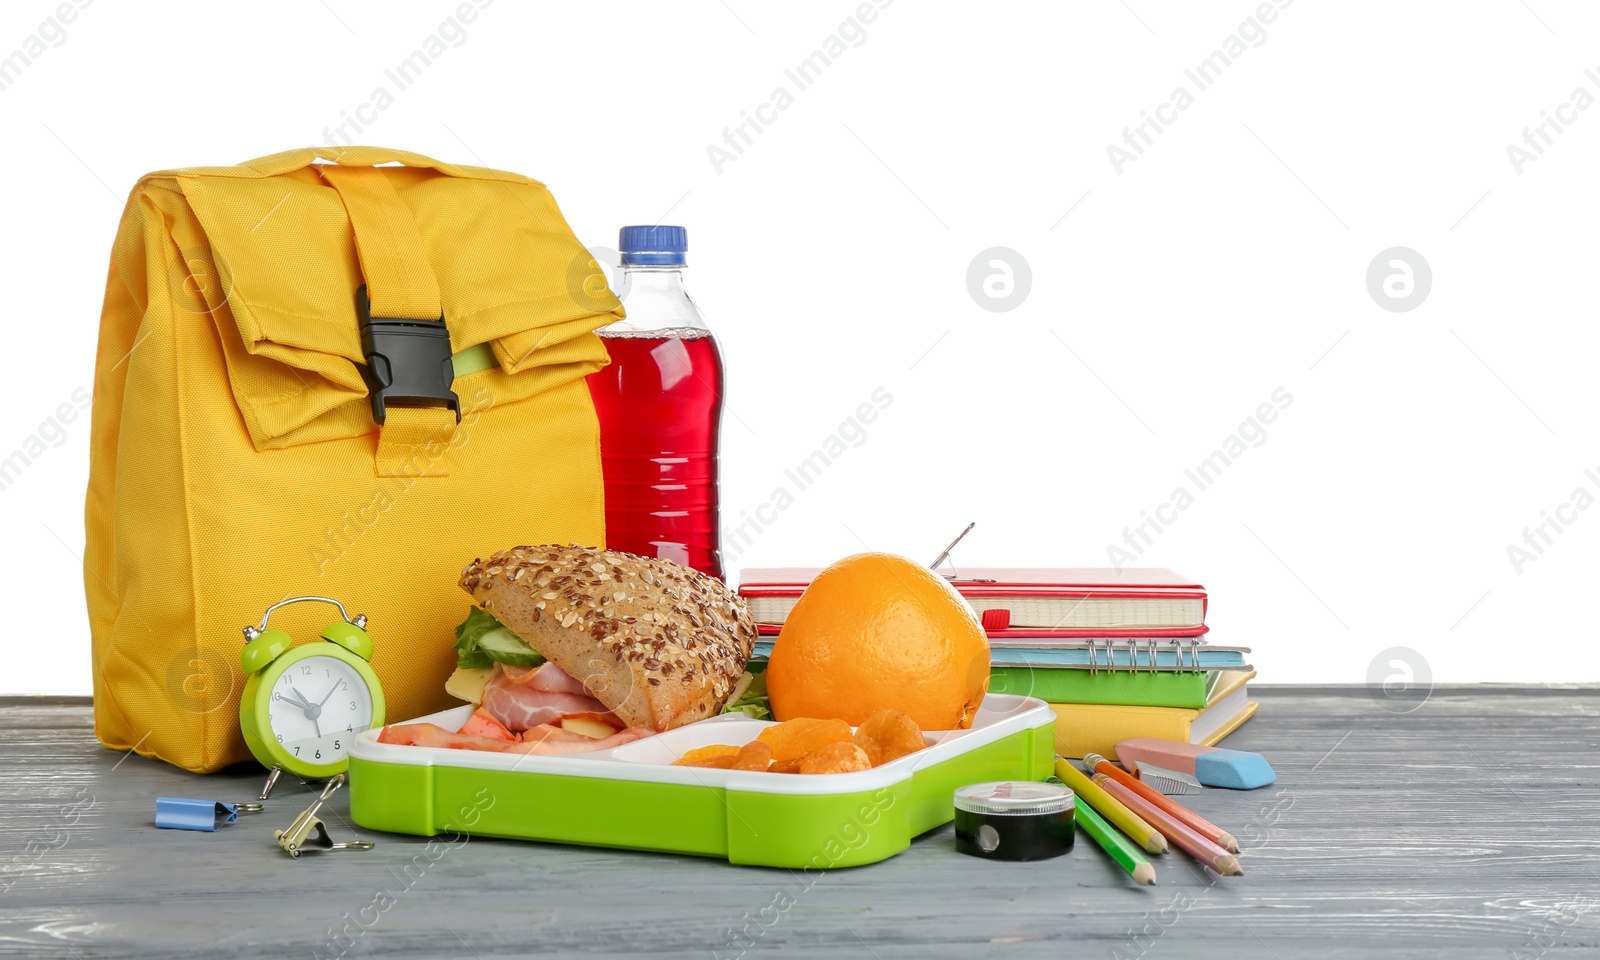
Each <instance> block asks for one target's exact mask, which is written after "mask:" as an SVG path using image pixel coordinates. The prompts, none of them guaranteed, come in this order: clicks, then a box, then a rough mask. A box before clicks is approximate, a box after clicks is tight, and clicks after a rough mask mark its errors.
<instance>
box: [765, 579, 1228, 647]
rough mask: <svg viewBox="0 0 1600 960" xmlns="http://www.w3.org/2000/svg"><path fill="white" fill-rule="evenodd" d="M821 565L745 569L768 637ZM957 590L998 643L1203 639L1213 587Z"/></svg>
mask: <svg viewBox="0 0 1600 960" xmlns="http://www.w3.org/2000/svg"><path fill="white" fill-rule="evenodd" d="M818 572H819V568H816V567H812V568H803V567H774V568H757V569H750V570H742V571H740V575H739V595H740V596H742V597H744V598H745V600H746V601H748V602H749V604H750V612H751V614H752V615H753V616H754V617H755V619H756V623H757V625H758V626H759V628H760V630H761V632H762V633H765V634H774V633H777V632H778V630H779V628H780V627H782V626H783V621H784V618H786V617H787V616H788V615H789V611H790V610H791V609H792V608H793V607H794V604H795V601H796V600H798V599H799V598H800V594H801V592H802V591H804V590H805V588H806V584H808V583H810V582H811V578H812V577H814V576H816V575H817V573H818ZM949 579H950V584H951V586H953V587H955V588H956V589H957V590H958V591H960V593H961V595H962V596H963V597H966V599H967V603H969V604H971V605H972V609H974V610H976V611H977V612H978V616H979V617H981V618H982V620H983V625H984V629H986V630H987V631H988V632H989V636H991V637H994V638H996V639H1001V638H1008V637H1071V638H1080V637H1197V636H1199V635H1201V634H1203V633H1205V632H1206V588H1205V587H1203V586H1201V585H1200V584H1198V583H1195V582H1194V581H1192V580H1190V579H1188V578H1187V577H1182V576H1179V575H1178V574H1177V573H1174V572H1173V571H1171V570H1165V569H1160V568H1145V569H1135V568H1128V569H1124V570H1121V571H1118V570H1114V569H1112V568H1110V567H1104V568H1095V567H1076V568H1071V567H1069V568H1020V567H990V568H978V567H970V568H969V567H963V568H962V569H961V575H960V576H959V577H950V578H949Z"/></svg>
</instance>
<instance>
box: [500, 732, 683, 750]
mask: <svg viewBox="0 0 1600 960" xmlns="http://www.w3.org/2000/svg"><path fill="white" fill-rule="evenodd" d="M542 729H547V730H552V731H555V732H554V733H552V734H550V735H547V736H543V737H540V738H538V739H535V740H526V739H525V740H524V741H523V742H522V743H509V744H506V745H505V747H504V752H505V753H532V754H536V755H539V756H548V755H551V754H560V753H588V752H589V751H591V750H609V749H611V748H612V747H620V746H622V745H623V744H624V743H632V742H633V741H635V740H641V739H643V738H645V737H653V736H655V734H656V732H655V731H654V730H647V729H645V728H644V727H629V728H627V729H626V730H620V731H618V732H616V733H613V734H612V735H611V736H609V737H606V738H605V739H604V740H592V739H590V738H589V737H585V736H583V735H582V734H577V733H573V732H571V731H570V730H562V729H560V728H559V727H545V728H542ZM533 732H534V731H532V730H529V731H527V732H525V733H524V734H523V737H527V736H528V734H530V733H533ZM569 738H570V739H569Z"/></svg>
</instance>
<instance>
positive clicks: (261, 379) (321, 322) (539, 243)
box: [142, 148, 623, 450]
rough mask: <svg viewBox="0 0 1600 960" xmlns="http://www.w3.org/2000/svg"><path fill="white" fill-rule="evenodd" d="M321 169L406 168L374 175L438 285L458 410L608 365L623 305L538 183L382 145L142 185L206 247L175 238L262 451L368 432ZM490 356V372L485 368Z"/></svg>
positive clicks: (338, 235) (337, 229)
mask: <svg viewBox="0 0 1600 960" xmlns="http://www.w3.org/2000/svg"><path fill="white" fill-rule="evenodd" d="M318 157H330V158H331V159H335V160H338V161H340V162H341V163H342V164H344V165H357V164H359V165H378V164H384V163H389V162H391V161H399V162H403V163H405V164H406V166H395V167H384V168H383V169H384V170H385V173H386V174H387V175H388V176H389V177H390V178H391V180H390V182H391V183H392V184H393V185H394V187H395V190H396V192H397V193H398V195H399V197H400V199H401V200H402V201H403V203H404V204H405V206H406V207H407V208H408V209H409V210H410V212H411V213H412V215H413V216H414V217H415V219H416V224H417V229H418V232H419V233H420V234H421V236H422V238H423V241H424V243H425V245H426V248H427V257H428V261H429V263H430V264H431V266H432V268H433V270H434V272H435V275H436V276H437V278H438V283H439V290H440V295H441V300H442V303H443V307H444V320H445V325H446V327H447V328H448V329H449V332H450V344H451V349H452V351H453V352H455V353H456V354H458V358H457V368H458V376H457V381H456V393H457V394H458V395H460V397H461V403H462V411H463V413H465V412H466V411H467V410H469V409H471V408H472V407H473V406H474V405H475V404H474V400H473V397H472V396H469V394H477V395H479V396H480V400H479V402H480V403H481V402H483V401H482V399H481V398H482V396H483V395H485V393H486V395H487V396H488V397H489V398H491V399H490V400H488V402H491V403H495V404H499V403H504V402H507V401H512V400H517V399H521V398H523V397H526V396H531V395H533V394H535V393H538V392H540V391H542V390H546V389H549V388H551V387H553V386H556V385H559V384H561V383H566V382H569V381H571V380H573V379H576V378H578V377H583V376H587V375H588V374H589V373H592V372H593V371H595V370H598V369H599V368H600V367H602V366H604V365H605V363H606V352H605V347H604V345H603V344H602V343H601V342H600V339H599V338H598V337H596V336H595V335H594V333H593V331H594V330H595V329H596V328H598V327H601V326H604V325H606V324H608V323H611V322H613V321H615V320H617V319H619V318H620V317H622V316H623V311H622V305H621V303H620V301H618V300H617V299H616V297H615V296H614V295H613V294H612V293H611V291H610V289H609V288H608V287H607V286H606V284H605V279H604V275H603V274H602V273H600V270H599V266H598V265H597V264H595V263H594V261H593V260H592V258H591V257H590V255H589V253H588V252H587V251H586V250H585V249H584V247H583V245H582V244H580V243H579V242H578V240H577V238H576V237H575V236H573V234H572V230H571V228H570V227H569V226H568V225H567V222H566V220H565V219H564V218H563V217H562V216H561V212H560V210H559V209H557V207H556V204H555V200H554V199H553V198H552V197H551V195H550V193H549V191H548V190H546V189H545V187H544V185H543V184H541V183H539V182H537V181H535V180H531V179H529V178H527V177H523V176H519V175H517V174H510V173H502V172H499V171H494V170H486V169H483V168H478V167H460V166H453V165H448V164H440V163H438V162H437V161H433V160H430V159H428V158H426V157H421V156H419V155H416V154H409V153H403V152H400V151H390V150H382V149H378V148H349V149H322V148H319V149H316V150H300V151H290V152H288V153H284V154H278V155H275V156H273V157H267V158H263V159H261V160H257V161H252V162H250V163H246V164H241V165H239V166H237V167H209V168H193V169H188V170H177V171H171V172H168V173H163V174H152V175H151V176H150V177H147V178H146V182H149V183H151V186H152V187H154V186H157V183H156V182H155V181H165V182H164V183H161V184H159V185H161V186H169V187H171V188H172V189H176V190H178V191H180V192H181V193H182V195H183V196H184V198H185V200H186V202H187V206H188V207H189V209H190V210H191V211H192V213H193V215H194V218H195V221H196V222H197V223H198V226H199V230H200V232H201V233H202V234H203V236H202V237H199V238H191V239H190V240H189V241H188V242H186V241H185V239H184V238H182V237H177V236H175V237H174V241H175V243H176V244H177V245H178V247H179V250H178V251H177V252H178V254H179V255H180V257H181V258H182V259H183V260H184V261H185V262H186V264H187V269H188V271H189V274H190V276H191V278H193V277H196V276H197V275H198V274H197V272H196V271H197V269H198V270H205V271H208V274H207V276H206V282H207V283H208V284H209V285H210V286H209V288H208V289H207V290H206V291H204V293H203V294H202V296H203V299H204V300H205V306H206V308H207V309H208V310H209V312H210V313H211V315H212V316H213V318H215V320H216V323H217V328H218V332H219V333H220V334H221V336H222V339H223V343H224V347H225V350H226V354H227V358H228V367H229V380H230V383H231V386H232V389H233V393H234V396H235V399H236V400H237V402H238V405H239V408H240V411H241V412H242V413H243V415H244V418H245V420H246V422H247V424H248V426H249V430H250V433H251V437H252V439H253V440H254V443H255V445H256V447H257V448H258V449H263V450H265V449H274V448H278V447H284V446H291V445H296V444H300V443H308V442H316V441H321V440H328V439H335V438H340V437H349V436H356V435H360V434H364V433H369V432H371V431H373V430H374V429H375V426H374V424H373V422H372V415H371V408H370V406H369V405H368V401H367V399H366V397H367V386H366V384H365V382H364V381H363V379H362V377H361V367H362V366H363V365H364V364H365V357H364V356H363V354H362V348H361V336H360V331H359V329H358V324H357V319H356V290H357V288H358V287H360V286H361V285H362V283H363V279H362V276H361V269H360V263H359V261H358V259H357V255H356V248H355V238H354V235H353V233H352V231H351V226H350V219H349V217H348V215H347V214H346V212H345V208H344V205H343V203H342V202H341V200H340V196H339V193H338V192H337V191H336V190H335V189H334V188H333V187H332V186H331V185H330V184H329V183H328V182H327V181H326V179H325V178H324V177H323V176H322V175H321V173H320V171H319V165H318V164H317V163H316V162H315V161H316V159H317V158H318ZM142 186H143V184H142ZM172 226H173V227H175V228H176V227H178V224H176V223H173V224H172ZM175 232H176V231H175ZM196 261H198V263H197V262H196ZM198 283H199V281H196V285H198ZM418 319H423V318H418ZM430 319H431V318H430ZM484 346H487V347H488V348H489V349H490V350H492V353H493V364H489V363H487V362H486V360H485V358H482V357H481V354H482V350H483V348H484ZM472 348H478V350H477V351H474V360H475V361H477V362H468V363H463V362H462V358H461V357H460V356H459V355H460V354H461V353H462V352H463V351H469V350H472ZM484 368H486V369H484ZM469 370H471V371H473V372H467V371H469ZM467 377H471V378H473V380H472V381H469V382H468V383H467V384H464V383H463V379H464V378H467ZM464 386H470V387H471V389H465V390H464V389H463V387H464Z"/></svg>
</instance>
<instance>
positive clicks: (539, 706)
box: [483, 663, 609, 732]
mask: <svg viewBox="0 0 1600 960" xmlns="http://www.w3.org/2000/svg"><path fill="white" fill-rule="evenodd" d="M483 710H484V712H485V713H487V714H488V715H489V716H491V717H493V718H494V719H495V721H496V722H498V723H499V724H500V725H501V726H503V727H505V728H506V729H507V730H510V731H513V732H515V731H519V730H527V729H530V728H532V727H537V726H539V725H540V724H545V723H553V722H555V721H557V720H560V719H561V718H562V717H570V716H572V715H574V714H580V713H607V712H609V711H608V710H607V709H606V705H605V704H603V703H601V702H600V701H599V700H596V699H595V698H594V697H591V696H589V693H588V691H587V690H585V689H584V687H583V684H581V683H578V681H576V680H574V679H573V678H572V677H570V676H568V675H567V674H565V673H563V672H562V671H561V668H560V667H557V666H556V665H555V664H553V663H546V664H542V665H541V666H538V667H534V668H533V669H531V670H530V669H526V668H522V667H508V666H506V665H505V664H495V668H494V675H493V676H492V677H490V678H489V683H488V685H487V686H485V687H484V688H483Z"/></svg>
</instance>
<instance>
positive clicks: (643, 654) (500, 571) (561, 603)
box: [461, 545, 756, 730]
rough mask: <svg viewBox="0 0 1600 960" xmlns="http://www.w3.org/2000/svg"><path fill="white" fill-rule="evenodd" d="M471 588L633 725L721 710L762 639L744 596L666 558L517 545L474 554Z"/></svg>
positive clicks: (678, 721) (464, 583)
mask: <svg viewBox="0 0 1600 960" xmlns="http://www.w3.org/2000/svg"><path fill="white" fill-rule="evenodd" d="M461 588H462V589H463V590H466V591H467V592H468V593H470V594H472V599H473V600H475V601H476V602H477V604H478V605H479V606H481V607H483V609H485V610H487V611H489V612H490V613H492V614H494V616H495V618H496V619H497V620H499V621H500V622H501V623H503V624H505V625H506V626H507V627H509V628H510V629H511V631H512V632H513V633H515V634H517V636H519V637H521V638H522V639H524V640H526V641H527V642H528V645H529V646H531V647H533V648H534V649H535V650H537V651H539V652H540V653H541V654H543V655H544V656H545V658H546V659H548V660H549V661H550V662H551V663H554V664H555V665H556V666H558V667H560V668H561V669H562V670H565V671H566V672H567V673H568V674H570V675H572V676H573V677H574V678H576V679H578V680H579V681H581V682H582V683H583V685H584V686H585V687H588V688H589V692H590V693H592V694H593V695H594V696H595V698H596V699H598V700H599V701H600V702H601V703H604V704H605V705H606V706H607V707H609V708H610V709H611V711H612V712H614V713H615V714H616V715H617V716H618V717H619V718H620V719H621V720H622V721H623V722H624V723H626V724H627V725H628V726H632V727H649V728H650V729H652V730H671V729H672V728H674V727H681V726H683V725H684V724H686V723H692V722H694V721H696V720H704V719H705V718H706V717H709V716H712V715H713V714H715V713H716V712H717V711H718V710H720V709H722V706H723V704H724V703H725V702H726V701H727V699H728V694H729V693H730V692H731V691H732V690H733V686H734V684H735V683H736V682H737V681H738V679H739V677H740V675H741V674H743V673H744V666H745V662H746V661H747V660H749V659H750V651H751V650H752V649H754V647H755V640H756V625H755V620H754V619H752V618H751V616H750V610H749V608H748V607H746V606H745V602H744V599H743V598H742V597H740V596H739V595H738V594H736V593H734V592H733V591H732V590H730V589H729V588H728V586H727V585H726V584H724V583H723V582H722V581H720V580H718V579H716V578H715V577H708V576H706V575H705V574H703V573H700V572H699V571H696V570H691V569H689V568H688V567H683V566H679V565H678V564H676V563H671V562H669V561H666V560H652V559H649V558H646V557H639V556H635V555H633V554H631V553H620V552H618V551H615V550H595V549H593V548H590V547H579V546H570V545H568V546H561V545H545V546H536V547H512V548H511V549H509V550H502V551H500V552H499V553H496V554H495V555H494V556H492V557H490V558H489V559H487V560H474V561H472V563H470V564H468V565H467V568H466V569H465V570H463V571H462V572H461Z"/></svg>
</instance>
